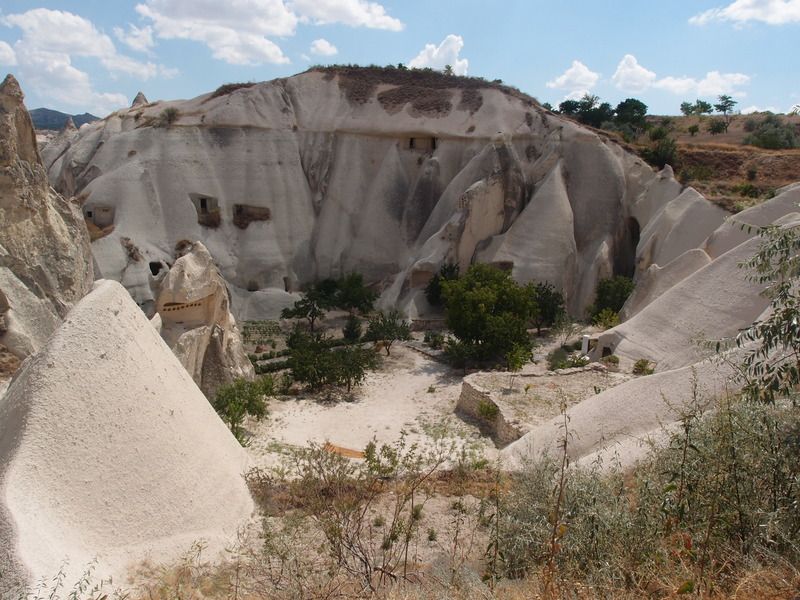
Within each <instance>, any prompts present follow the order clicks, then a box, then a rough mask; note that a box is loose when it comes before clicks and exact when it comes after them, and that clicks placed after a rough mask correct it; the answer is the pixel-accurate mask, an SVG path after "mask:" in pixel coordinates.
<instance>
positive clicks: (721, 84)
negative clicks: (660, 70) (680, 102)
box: [653, 71, 750, 97]
mask: <svg viewBox="0 0 800 600" xmlns="http://www.w3.org/2000/svg"><path fill="white" fill-rule="evenodd" d="M748 83H750V77H749V76H748V75H745V74H744V73H720V72H719V71H709V72H708V73H706V76H705V77H703V78H702V79H695V78H693V77H664V78H663V79H659V80H658V81H656V82H655V83H653V87H655V88H658V89H662V90H666V91H668V92H671V93H673V94H678V95H686V94H690V95H696V96H719V95H720V94H735V95H737V96H738V97H743V96H744V95H745V94H744V92H742V91H741V90H738V89H737V88H739V87H741V86H743V85H747V84H748Z"/></svg>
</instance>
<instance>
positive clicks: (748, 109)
mask: <svg viewBox="0 0 800 600" xmlns="http://www.w3.org/2000/svg"><path fill="white" fill-rule="evenodd" d="M741 112H742V114H743V115H752V114H753V113H761V112H771V113H777V112H780V111H779V110H778V109H777V108H775V107H774V106H764V107H761V106H747V107H745V108H743V109H742V111H741Z"/></svg>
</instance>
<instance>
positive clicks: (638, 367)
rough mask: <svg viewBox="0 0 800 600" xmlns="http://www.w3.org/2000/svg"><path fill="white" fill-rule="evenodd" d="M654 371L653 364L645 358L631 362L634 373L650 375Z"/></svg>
mask: <svg viewBox="0 0 800 600" xmlns="http://www.w3.org/2000/svg"><path fill="white" fill-rule="evenodd" d="M654 371H655V366H654V365H653V363H651V362H650V361H649V360H647V359H646V358H640V359H639V360H637V361H636V362H635V363H633V374H634V375H652V374H653V372H654Z"/></svg>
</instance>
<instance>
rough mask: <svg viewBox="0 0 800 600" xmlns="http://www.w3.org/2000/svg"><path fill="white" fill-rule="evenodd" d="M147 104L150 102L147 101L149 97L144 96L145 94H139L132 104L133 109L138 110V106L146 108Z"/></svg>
mask: <svg viewBox="0 0 800 600" xmlns="http://www.w3.org/2000/svg"><path fill="white" fill-rule="evenodd" d="M146 104H149V102H148V101H147V96H145V95H144V92H139V93H138V94H136V97H135V98H134V99H133V102H131V108H136V107H137V106H144V105H146Z"/></svg>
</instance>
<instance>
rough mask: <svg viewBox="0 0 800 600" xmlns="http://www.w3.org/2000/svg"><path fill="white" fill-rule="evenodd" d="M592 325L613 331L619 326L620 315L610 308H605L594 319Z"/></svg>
mask: <svg viewBox="0 0 800 600" xmlns="http://www.w3.org/2000/svg"><path fill="white" fill-rule="evenodd" d="M592 323H594V324H595V325H597V326H598V327H600V328H602V329H611V328H612V327H616V326H617V325H619V313H618V312H615V311H613V310H611V309H610V308H604V309H603V310H601V311H600V312H599V313H597V314H596V315H595V316H594V317H593V318H592Z"/></svg>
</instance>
